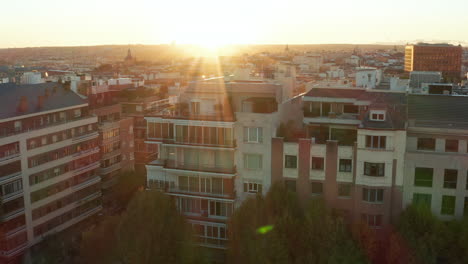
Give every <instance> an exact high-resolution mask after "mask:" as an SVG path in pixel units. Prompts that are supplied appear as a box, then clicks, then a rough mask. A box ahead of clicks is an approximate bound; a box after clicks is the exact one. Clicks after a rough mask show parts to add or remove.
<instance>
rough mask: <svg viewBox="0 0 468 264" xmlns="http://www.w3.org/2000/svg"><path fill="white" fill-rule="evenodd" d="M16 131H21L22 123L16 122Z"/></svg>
mask: <svg viewBox="0 0 468 264" xmlns="http://www.w3.org/2000/svg"><path fill="white" fill-rule="evenodd" d="M15 131H16V132H19V131H21V121H15Z"/></svg>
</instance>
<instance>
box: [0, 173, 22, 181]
mask: <svg viewBox="0 0 468 264" xmlns="http://www.w3.org/2000/svg"><path fill="white" fill-rule="evenodd" d="M20 177H21V171H17V172H13V173H11V174H8V175H6V176H2V177H0V184H2V183H3V182H6V181H9V180H13V179H15V178H20Z"/></svg>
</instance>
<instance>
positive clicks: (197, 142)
mask: <svg viewBox="0 0 468 264" xmlns="http://www.w3.org/2000/svg"><path fill="white" fill-rule="evenodd" d="M162 142H163V144H174V145H188V146H199V147H215V148H236V147H237V141H236V140H235V139H233V140H225V141H224V142H223V143H216V142H203V140H202V139H201V138H190V139H189V140H183V139H182V138H176V139H175V140H174V139H163V140H162Z"/></svg>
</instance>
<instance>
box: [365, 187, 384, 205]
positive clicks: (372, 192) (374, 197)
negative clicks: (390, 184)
mask: <svg viewBox="0 0 468 264" xmlns="http://www.w3.org/2000/svg"><path fill="white" fill-rule="evenodd" d="M383 194H384V190H383V189H368V188H363V189H362V200H363V201H366V202H369V203H383Z"/></svg>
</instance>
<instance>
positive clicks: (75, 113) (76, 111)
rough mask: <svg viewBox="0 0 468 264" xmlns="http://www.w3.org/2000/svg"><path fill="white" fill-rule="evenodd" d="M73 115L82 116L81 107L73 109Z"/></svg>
mask: <svg viewBox="0 0 468 264" xmlns="http://www.w3.org/2000/svg"><path fill="white" fill-rule="evenodd" d="M73 115H74V116H75V117H80V116H81V109H75V110H73Z"/></svg>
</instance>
